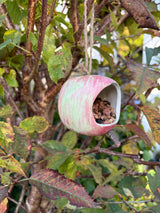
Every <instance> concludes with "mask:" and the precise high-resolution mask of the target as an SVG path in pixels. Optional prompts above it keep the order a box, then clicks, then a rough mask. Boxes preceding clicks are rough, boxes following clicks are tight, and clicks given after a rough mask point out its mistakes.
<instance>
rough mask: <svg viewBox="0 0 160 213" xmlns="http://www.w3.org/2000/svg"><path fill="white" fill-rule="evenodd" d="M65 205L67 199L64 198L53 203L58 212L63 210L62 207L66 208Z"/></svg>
mask: <svg viewBox="0 0 160 213" xmlns="http://www.w3.org/2000/svg"><path fill="white" fill-rule="evenodd" d="M67 204H68V199H67V198H66V197H62V198H59V199H57V200H56V201H55V202H54V205H55V207H56V208H57V209H58V212H59V211H61V210H63V209H64V207H66V206H67Z"/></svg>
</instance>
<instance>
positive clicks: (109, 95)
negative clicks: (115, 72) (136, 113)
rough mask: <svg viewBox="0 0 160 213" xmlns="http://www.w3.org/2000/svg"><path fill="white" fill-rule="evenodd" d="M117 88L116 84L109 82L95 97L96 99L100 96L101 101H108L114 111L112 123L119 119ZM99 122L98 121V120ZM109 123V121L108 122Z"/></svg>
mask: <svg viewBox="0 0 160 213" xmlns="http://www.w3.org/2000/svg"><path fill="white" fill-rule="evenodd" d="M118 93H119V88H118V86H117V84H114V83H113V84H111V85H109V86H107V87H105V88H104V89H103V90H102V91H101V92H100V93H99V94H98V96H97V97H96V99H98V98H100V99H101V100H103V101H108V102H109V103H110V106H111V108H113V110H114V112H115V115H116V116H115V119H114V120H113V122H112V123H116V122H117V121H118V119H119V113H120V112H119V111H120V100H119V99H120V96H119V97H118V95H119V94H118ZM98 123H99V122H98ZM110 124H111V123H110Z"/></svg>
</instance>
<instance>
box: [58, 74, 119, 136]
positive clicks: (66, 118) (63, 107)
mask: <svg viewBox="0 0 160 213" xmlns="http://www.w3.org/2000/svg"><path fill="white" fill-rule="evenodd" d="M95 100H104V101H106V102H109V104H110V106H111V108H112V109H113V110H114V112H115V119H114V121H113V122H112V123H107V124H103V123H98V122H97V121H96V119H95V117H94V115H93V104H94V103H95ZM120 105H121V91H120V87H119V85H118V84H117V82H115V81H114V80H113V79H111V78H108V77H104V76H99V75H89V76H81V77H73V78H71V79H69V80H67V81H66V82H65V83H64V85H63V87H62V89H61V91H60V94H59V99H58V111H59V115H60V118H61V121H62V122H63V124H64V125H65V126H66V127H67V128H69V129H71V130H73V131H75V132H77V133H80V134H83V135H89V136H96V135H104V134H105V133H107V132H108V131H109V130H111V129H112V128H113V127H114V126H115V125H116V123H117V122H118V120H119V116H120Z"/></svg>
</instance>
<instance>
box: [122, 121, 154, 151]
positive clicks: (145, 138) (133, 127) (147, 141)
mask: <svg viewBox="0 0 160 213" xmlns="http://www.w3.org/2000/svg"><path fill="white" fill-rule="evenodd" d="M126 127H127V128H128V129H130V130H131V131H132V132H134V133H135V134H136V135H138V136H139V137H140V138H141V139H142V140H143V141H144V142H145V144H146V145H147V146H148V147H150V148H151V147H152V144H151V142H150V139H149V137H148V136H147V134H146V133H145V132H144V131H143V129H141V128H140V127H139V126H137V125H135V124H127V125H126Z"/></svg>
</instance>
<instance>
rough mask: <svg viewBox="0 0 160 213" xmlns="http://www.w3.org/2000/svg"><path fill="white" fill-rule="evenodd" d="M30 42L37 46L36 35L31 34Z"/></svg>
mask: <svg viewBox="0 0 160 213" xmlns="http://www.w3.org/2000/svg"><path fill="white" fill-rule="evenodd" d="M29 41H30V42H31V43H32V44H33V45H36V44H37V38H36V36H35V34H34V33H32V32H30V33H29Z"/></svg>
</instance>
